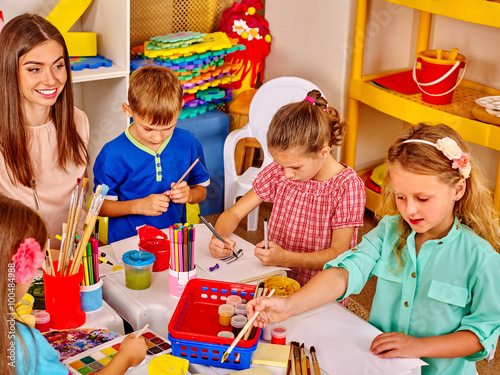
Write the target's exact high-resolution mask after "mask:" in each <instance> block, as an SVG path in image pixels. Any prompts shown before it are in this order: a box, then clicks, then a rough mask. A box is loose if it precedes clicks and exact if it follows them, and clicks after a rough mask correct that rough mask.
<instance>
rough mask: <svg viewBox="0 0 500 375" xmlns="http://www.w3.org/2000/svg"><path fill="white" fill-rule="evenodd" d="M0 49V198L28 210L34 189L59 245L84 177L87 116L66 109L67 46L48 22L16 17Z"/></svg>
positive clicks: (0, 37)
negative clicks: (72, 199)
mask: <svg viewBox="0 0 500 375" xmlns="http://www.w3.org/2000/svg"><path fill="white" fill-rule="evenodd" d="M0 50H1V51H2V54H1V55H0V81H1V82H2V85H1V87H0V131H1V133H2V137H1V138H0V193H2V194H4V195H6V196H8V197H11V198H14V199H17V200H20V201H22V202H24V203H25V204H27V205H29V206H31V207H35V201H34V199H33V190H32V188H33V187H36V191H37V195H38V200H39V205H40V209H41V213H42V215H43V217H44V219H45V221H46V222H47V224H48V227H49V232H50V234H51V236H52V245H53V246H52V247H56V246H57V247H58V243H56V242H57V241H56V240H54V236H55V235H56V234H60V233H61V229H62V223H63V222H65V221H67V212H68V208H69V204H70V197H71V192H72V191H73V189H74V187H75V185H76V182H77V179H78V178H82V177H84V176H86V175H87V170H86V166H87V162H88V153H87V145H88V140H89V123H88V119H87V116H86V115H85V113H83V112H82V111H80V110H79V109H77V108H75V107H74V106H73V91H72V86H71V84H68V83H70V82H71V70H70V64H69V56H68V51H67V48H66V44H65V42H64V39H63V37H62V35H61V34H60V32H59V31H58V30H57V29H56V28H55V27H54V26H53V25H52V24H51V23H50V22H48V21H47V20H45V19H44V18H42V17H40V16H38V15H34V14H23V15H20V16H17V17H15V18H13V19H12V20H10V21H9V22H7V23H6V24H5V26H4V28H3V30H2V32H1V33H0ZM84 214H85V213H82V215H84Z"/></svg>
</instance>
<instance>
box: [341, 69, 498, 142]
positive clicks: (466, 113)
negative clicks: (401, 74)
mask: <svg viewBox="0 0 500 375" xmlns="http://www.w3.org/2000/svg"><path fill="white" fill-rule="evenodd" d="M394 73H395V72H390V73H385V74H382V75H381V74H375V75H369V76H363V77H362V78H361V79H356V78H351V81H350V87H349V97H350V98H353V99H356V100H358V101H360V102H361V103H364V104H367V105H369V106H370V107H373V108H375V109H377V110H379V111H380V112H383V113H386V114H388V115H390V116H393V117H396V118H399V119H401V120H403V121H406V122H408V123H410V124H417V123H419V122H427V123H436V124H437V123H443V124H446V125H448V126H450V127H452V128H454V129H455V130H456V131H457V132H458V133H459V134H460V135H461V136H462V138H463V139H464V140H466V141H468V142H472V143H476V144H479V145H482V146H486V147H489V148H492V149H494V150H497V151H500V126H496V125H492V124H487V123H484V122H481V121H477V120H476V119H475V118H474V117H473V116H472V113H471V110H472V108H473V107H474V103H475V100H476V99H478V98H481V97H484V96H491V95H500V90H496V89H493V88H490V87H486V86H483V85H479V84H477V83H474V82H471V81H465V80H464V81H462V83H461V85H460V86H459V87H457V88H456V89H455V92H454V94H453V101H452V102H451V103H450V104H446V105H436V104H429V103H425V102H423V101H422V95H421V94H420V93H418V94H413V95H405V94H401V93H398V92H396V91H393V90H389V89H385V88H382V87H380V86H376V85H374V84H372V83H371V82H370V80H372V79H375V78H379V77H381V76H385V75H391V74H394Z"/></svg>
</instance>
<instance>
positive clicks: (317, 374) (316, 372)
mask: <svg viewBox="0 0 500 375" xmlns="http://www.w3.org/2000/svg"><path fill="white" fill-rule="evenodd" d="M309 351H310V352H311V358H312V363H313V368H314V375H321V370H320V369H319V363H318V358H317V357H316V349H315V348H314V346H311V349H310V350H309Z"/></svg>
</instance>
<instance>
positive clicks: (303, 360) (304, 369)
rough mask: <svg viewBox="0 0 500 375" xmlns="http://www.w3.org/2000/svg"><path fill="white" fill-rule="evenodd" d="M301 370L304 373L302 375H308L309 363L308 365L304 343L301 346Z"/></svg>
mask: <svg viewBox="0 0 500 375" xmlns="http://www.w3.org/2000/svg"><path fill="white" fill-rule="evenodd" d="M299 356H300V369H301V371H302V375H307V363H306V360H307V359H306V349H305V348H304V343H302V344H300V352H299Z"/></svg>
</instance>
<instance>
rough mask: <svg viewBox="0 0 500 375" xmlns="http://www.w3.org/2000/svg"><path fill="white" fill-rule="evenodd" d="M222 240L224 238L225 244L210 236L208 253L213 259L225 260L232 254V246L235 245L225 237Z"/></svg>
mask: <svg viewBox="0 0 500 375" xmlns="http://www.w3.org/2000/svg"><path fill="white" fill-rule="evenodd" d="M222 238H224V241H226V242H227V243H224V242H222V241H221V240H219V239H218V238H217V237H215V236H212V239H211V240H210V243H209V244H208V248H209V249H210V253H211V254H212V256H213V257H214V258H225V257H228V256H230V255H231V254H232V251H233V249H234V246H235V245H236V242H234V241H233V240H230V239H229V238H225V237H222Z"/></svg>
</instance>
